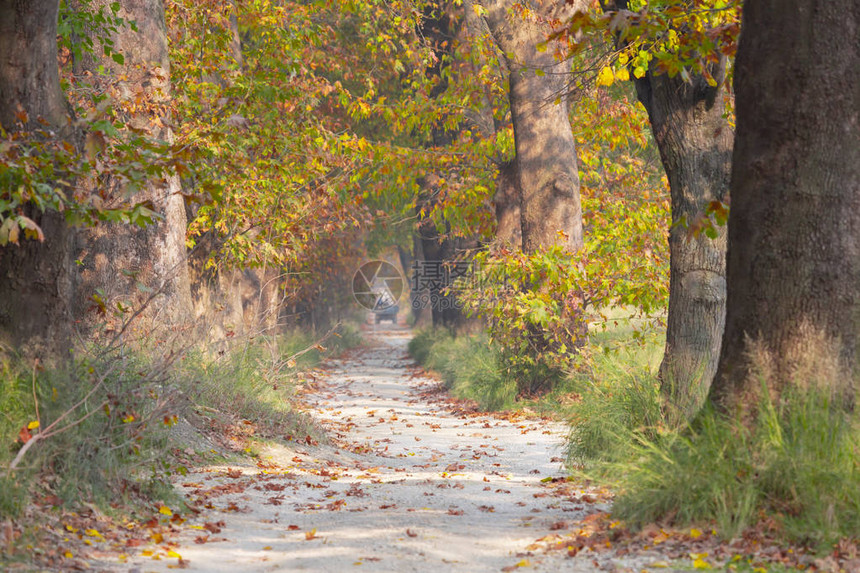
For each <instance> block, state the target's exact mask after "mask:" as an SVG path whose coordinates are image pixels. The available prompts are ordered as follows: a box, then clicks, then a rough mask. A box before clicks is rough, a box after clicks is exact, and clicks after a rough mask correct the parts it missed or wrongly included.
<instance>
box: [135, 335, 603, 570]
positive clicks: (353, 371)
mask: <svg viewBox="0 0 860 573" xmlns="http://www.w3.org/2000/svg"><path fill="white" fill-rule="evenodd" d="M408 340H409V333H408V332H406V331H387V332H380V333H378V334H377V336H376V337H375V338H372V339H371V341H370V346H369V347H367V348H362V349H359V350H358V351H356V352H354V353H353V354H352V355H350V356H349V357H348V358H344V359H342V360H332V361H329V362H328V363H327V365H326V368H325V370H324V371H323V372H324V376H323V377H322V378H321V379H319V380H318V386H317V387H316V388H315V389H314V390H313V391H312V392H310V393H309V394H308V395H307V396H306V397H305V400H306V403H307V407H308V410H309V413H311V414H312V415H313V416H314V417H315V418H316V419H317V420H319V422H320V423H321V424H322V425H323V426H324V427H325V428H326V429H327V431H328V432H329V434H330V436H331V437H332V439H333V445H332V446H320V447H308V448H301V447H299V448H297V449H287V448H273V449H270V450H267V451H265V452H264V453H263V454H262V455H261V462H260V463H258V465H257V466H246V467H237V466H235V465H233V466H232V469H229V468H226V467H211V468H207V469H205V470H201V471H199V472H196V473H194V474H190V475H188V476H187V477H186V478H184V479H183V480H182V481H181V486H182V488H183V489H184V490H185V491H186V493H187V494H188V495H189V496H190V497H191V498H192V499H194V498H198V499H203V500H204V501H203V502H201V503H206V504H209V511H207V512H204V513H203V514H201V515H200V516H198V518H196V519H195V520H192V521H191V522H189V523H186V524H184V525H183V526H182V527H181V528H180V529H181V530H182V531H181V532H180V533H178V534H176V535H174V536H172V537H171V540H173V541H175V542H176V545H174V546H172V550H173V551H174V552H175V553H172V554H168V550H170V549H171V546H164V545H162V546H157V545H156V546H153V547H151V548H150V551H152V553H151V554H149V553H148V552H147V555H144V556H138V557H135V558H134V559H133V560H130V562H129V563H128V564H126V565H125V566H124V567H123V570H124V571H139V572H141V573H143V572H146V571H167V570H169V569H175V568H177V566H183V567H186V568H187V569H189V570H194V571H206V572H225V573H226V572H231V573H233V572H239V571H248V572H251V571H254V572H256V571H331V572H340V571H350V570H355V571H361V570H366V571H397V572H406V571H433V572H442V571H464V572H466V571H468V572H479V571H500V570H502V569H503V568H510V569H517V570H529V571H556V570H558V569H559V565H560V564H561V563H560V562H561V560H565V561H566V564H565V566H564V569H565V570H568V571H570V570H574V571H577V570H578V571H589V570H594V569H595V567H596V565H597V563H596V562H594V563H592V561H591V560H587V561H585V562H582V563H579V560H570V559H567V556H566V555H565V554H563V552H555V553H552V554H543V553H541V552H536V554H534V555H532V554H531V553H530V552H529V549H528V547H529V545H530V544H531V543H532V542H533V541H534V540H535V539H537V538H540V537H543V536H545V535H550V534H552V532H553V530H554V529H559V528H561V527H563V525H564V524H566V523H567V522H571V521H575V520H578V519H581V518H583V517H584V516H586V515H587V514H590V513H594V512H597V511H600V510H602V509H605V506H603V505H602V504H600V503H594V499H593V498H592V497H591V496H589V495H588V492H586V491H584V490H582V489H571V488H568V489H567V490H566V491H565V494H564V495H558V493H557V491H555V490H554V489H553V487H552V486H551V484H547V483H546V481H544V482H542V480H545V479H546V478H552V477H560V476H562V475H563V474H562V467H561V457H560V456H561V451H560V449H561V446H562V444H563V438H564V431H565V429H564V428H563V427H561V426H559V425H554V424H551V423H548V422H546V421H540V420H527V419H525V418H517V417H508V418H504V417H491V416H485V415H477V414H474V413H470V412H465V411H458V410H457V409H456V406H455V405H453V404H451V403H450V402H447V401H446V400H444V399H443V397H442V396H441V395H440V394H439V393H438V392H434V391H433V389H434V387H436V386H437V383H435V382H433V381H432V380H430V379H428V378H427V377H426V376H423V375H421V372H420V371H419V370H416V369H414V368H412V367H411V365H412V361H411V360H410V359H409V358H408V356H407V354H406V344H407V342H408ZM560 522H564V523H562V524H560ZM195 540H196V542H195ZM178 555H181V557H182V561H181V562H180V561H178V557H177V556H178Z"/></svg>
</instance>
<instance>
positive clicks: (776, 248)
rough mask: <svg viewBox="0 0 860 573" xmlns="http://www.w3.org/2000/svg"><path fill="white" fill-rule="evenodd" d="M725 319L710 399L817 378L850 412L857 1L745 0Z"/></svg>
mask: <svg viewBox="0 0 860 573" xmlns="http://www.w3.org/2000/svg"><path fill="white" fill-rule="evenodd" d="M742 29H743V33H742V34H741V39H740V45H739V49H738V55H737V61H736V67H735V94H736V98H737V138H736V140H735V149H734V155H733V166H732V179H731V196H732V208H731V214H730V216H729V225H728V227H729V230H728V259H727V286H728V298H727V313H726V329H725V335H724V338H723V345H722V351H721V355H720V362H719V367H718V370H717V376H716V378H715V380H714V383H713V385H712V389H711V395H710V398H711V399H712V400H713V401H714V402H715V403H716V404H717V405H718V406H719V407H721V408H723V409H733V408H735V407H741V408H748V407H749V408H754V407H755V398H756V396H757V395H758V394H759V391H760V389H761V380H760V379H759V377H758V376H757V375H756V374H760V373H761V370H762V369H764V370H765V371H766V373H767V377H766V379H767V382H768V383H769V391H770V392H772V393H774V394H775V395H776V396H778V395H779V394H780V392H781V391H782V390H783V389H784V388H785V387H786V386H787V385H788V384H791V383H799V384H813V383H816V382H818V383H819V384H824V385H825V387H826V388H828V389H830V390H832V391H833V392H834V397H835V398H836V399H837V400H838V401H839V402H840V403H842V404H843V405H846V406H848V407H850V406H852V405H853V403H854V399H855V396H856V391H857V386H856V380H857V374H858V342H860V339H858V335H860V76H858V74H857V70H858V68H860V41H858V38H860V4H858V3H857V2H856V1H854V0H830V1H828V2H820V1H816V0H747V2H746V3H745V4H744V13H743V27H742Z"/></svg>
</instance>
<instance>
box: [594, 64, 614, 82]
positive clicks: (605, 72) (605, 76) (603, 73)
mask: <svg viewBox="0 0 860 573" xmlns="http://www.w3.org/2000/svg"><path fill="white" fill-rule="evenodd" d="M614 81H615V75H614V74H613V73H612V68H610V67H608V66H607V67H604V68H603V69H602V70H600V73H599V74H597V85H599V86H611V85H612V82H614Z"/></svg>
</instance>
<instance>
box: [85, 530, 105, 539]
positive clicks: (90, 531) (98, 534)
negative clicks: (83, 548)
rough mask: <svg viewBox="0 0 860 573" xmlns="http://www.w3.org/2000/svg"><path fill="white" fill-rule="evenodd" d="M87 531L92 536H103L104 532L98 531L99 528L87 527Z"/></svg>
mask: <svg viewBox="0 0 860 573" xmlns="http://www.w3.org/2000/svg"><path fill="white" fill-rule="evenodd" d="M85 533H86V534H87V535H89V536H90V537H101V536H102V534H101V533H99V532H98V531H97V530H95V529H87V530H86V532H85Z"/></svg>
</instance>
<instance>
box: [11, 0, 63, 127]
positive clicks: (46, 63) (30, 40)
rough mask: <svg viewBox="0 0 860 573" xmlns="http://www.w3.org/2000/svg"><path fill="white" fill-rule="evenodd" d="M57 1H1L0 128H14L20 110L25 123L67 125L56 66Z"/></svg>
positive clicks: (51, 125) (33, 125) (28, 124)
mask: <svg viewBox="0 0 860 573" xmlns="http://www.w3.org/2000/svg"><path fill="white" fill-rule="evenodd" d="M58 10H59V0H0V126H2V127H3V128H4V129H6V131H15V130H16V123H17V122H18V121H19V119H18V118H17V117H16V114H17V113H18V111H19V110H23V111H25V112H26V113H27V115H28V116H29V122H27V124H26V125H25V127H30V128H37V127H39V126H40V125H41V123H40V121H39V119H42V120H44V121H45V122H47V125H48V126H49V127H50V128H52V129H58V128H60V127H64V126H66V125H68V123H69V122H68V118H67V110H66V103H65V99H64V97H63V91H62V89H61V88H60V70H59V67H58V66H57V14H58Z"/></svg>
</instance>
